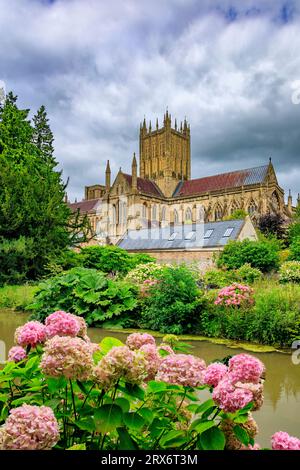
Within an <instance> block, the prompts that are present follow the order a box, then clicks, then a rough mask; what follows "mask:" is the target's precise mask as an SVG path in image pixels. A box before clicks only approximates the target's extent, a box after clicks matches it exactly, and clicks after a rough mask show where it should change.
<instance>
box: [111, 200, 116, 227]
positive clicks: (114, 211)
mask: <svg viewBox="0 0 300 470" xmlns="http://www.w3.org/2000/svg"><path fill="white" fill-rule="evenodd" d="M116 220H117V211H116V206H115V205H113V206H112V223H113V224H114V225H115V223H116Z"/></svg>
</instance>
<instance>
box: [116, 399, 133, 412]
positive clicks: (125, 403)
mask: <svg viewBox="0 0 300 470" xmlns="http://www.w3.org/2000/svg"><path fill="white" fill-rule="evenodd" d="M115 404H116V405H119V406H120V407H121V408H122V411H123V413H127V412H128V411H129V410H130V403H129V401H128V400H126V398H123V397H118V398H116V399H115Z"/></svg>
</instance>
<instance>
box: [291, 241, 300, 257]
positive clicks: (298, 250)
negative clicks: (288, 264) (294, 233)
mask: <svg viewBox="0 0 300 470" xmlns="http://www.w3.org/2000/svg"><path fill="white" fill-rule="evenodd" d="M289 259H290V260H292V261H300V237H295V238H294V239H293V241H292V243H291V244H290V256H289Z"/></svg>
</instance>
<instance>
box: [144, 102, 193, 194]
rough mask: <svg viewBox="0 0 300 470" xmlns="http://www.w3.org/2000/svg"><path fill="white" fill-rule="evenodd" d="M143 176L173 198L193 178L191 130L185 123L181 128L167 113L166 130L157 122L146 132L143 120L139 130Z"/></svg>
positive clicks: (165, 117) (165, 116)
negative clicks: (174, 193) (179, 185)
mask: <svg viewBox="0 0 300 470" xmlns="http://www.w3.org/2000/svg"><path fill="white" fill-rule="evenodd" d="M140 176H141V178H146V179H147V178H148V179H151V180H153V181H155V182H156V184H157V185H158V186H159V188H160V190H161V191H162V192H163V194H164V195H165V196H167V197H170V196H172V194H173V192H174V190H175V188H176V186H177V184H178V183H179V182H180V181H182V180H189V179H190V178H191V152H190V126H189V125H188V123H187V121H186V119H185V120H184V123H183V125H182V123H181V126H180V128H178V127H177V122H176V119H175V124H174V128H172V123H171V115H170V114H169V113H168V111H166V113H165V115H164V122H163V127H161V128H159V126H158V120H156V126H155V129H152V126H151V121H150V124H149V127H148V129H147V126H146V121H145V119H144V121H143V123H142V124H141V126H140Z"/></svg>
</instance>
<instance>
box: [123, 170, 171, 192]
mask: <svg viewBox="0 0 300 470" xmlns="http://www.w3.org/2000/svg"><path fill="white" fill-rule="evenodd" d="M123 175H124V176H125V178H126V180H127V181H128V184H129V185H130V186H131V183H132V176H131V175H127V174H126V173H123ZM137 188H138V190H139V191H141V192H142V193H146V194H152V195H153V196H162V193H161V191H160V189H159V187H158V186H157V185H156V184H155V183H154V181H152V180H148V179H144V178H139V177H138V178H137Z"/></svg>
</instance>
